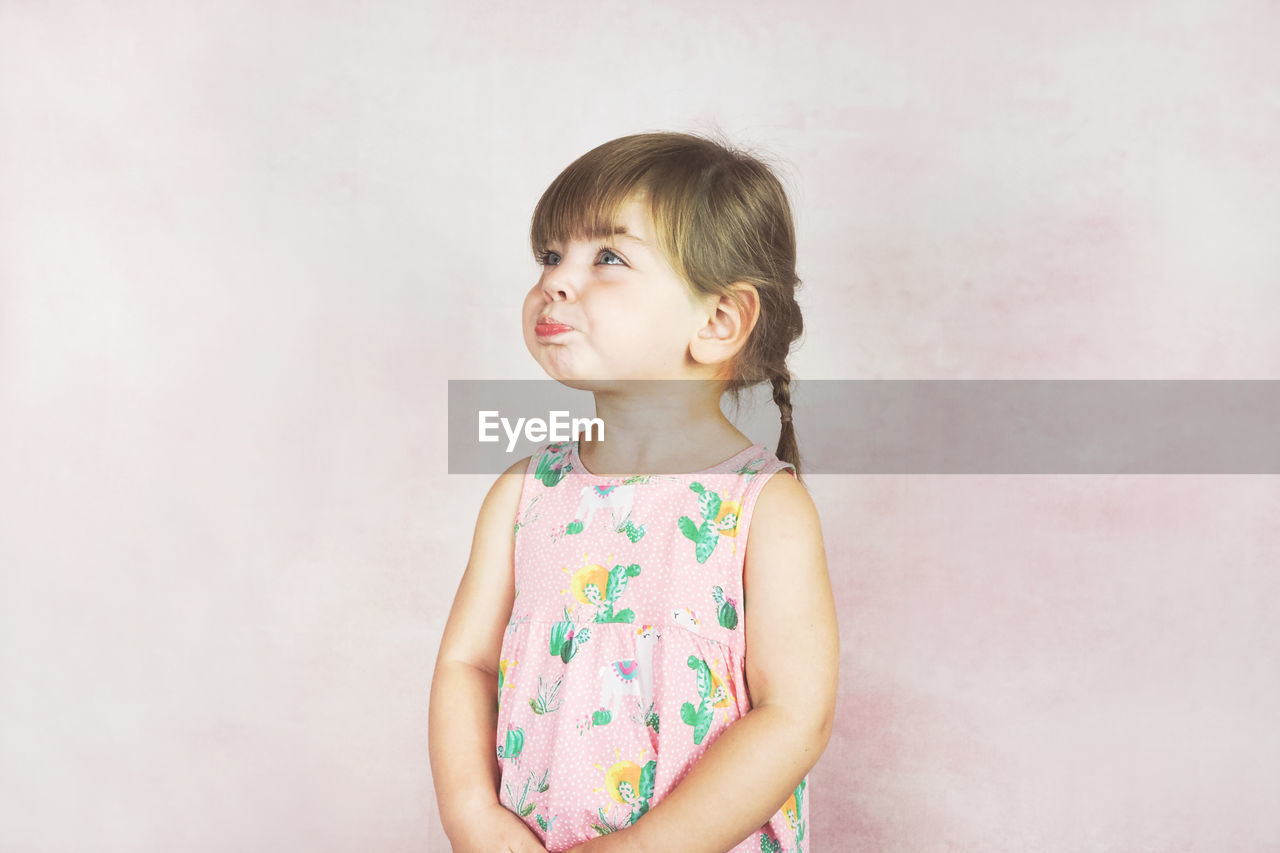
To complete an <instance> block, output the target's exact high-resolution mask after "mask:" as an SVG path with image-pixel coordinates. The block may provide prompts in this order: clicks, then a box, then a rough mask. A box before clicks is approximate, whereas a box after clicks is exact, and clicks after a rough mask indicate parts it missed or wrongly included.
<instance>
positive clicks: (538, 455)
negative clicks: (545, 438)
mask: <svg viewBox="0 0 1280 853" xmlns="http://www.w3.org/2000/svg"><path fill="white" fill-rule="evenodd" d="M549 447H550V445H547V444H544V445H542V446H541V447H539V448H537V449H536V450H534V451H533V454H532V455H531V456H530V457H529V464H528V465H526V466H525V469H524V478H523V482H522V483H521V484H520V501H519V503H518V504H517V505H516V523H515V529H514V531H513V532H515V533H518V532H519V531H520V527H521V526H522V525H524V524H528V523H529V521H530V520H531V519H529V518H528V517H527V516H528V511H529V507H530V505H532V503H533V502H534V501H535V500H537V498H538V494H539V492H540V490H539V488H538V478H537V471H538V465H539V463H540V462H541V461H542V457H543V456H544V455H545V454H546V453H547V452H548V450H549Z"/></svg>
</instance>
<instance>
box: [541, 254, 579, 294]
mask: <svg viewBox="0 0 1280 853" xmlns="http://www.w3.org/2000/svg"><path fill="white" fill-rule="evenodd" d="M580 286H581V285H580V284H579V282H578V281H577V279H576V278H575V277H574V275H573V271H572V270H571V269H570V268H569V267H568V266H567V265H566V264H565V263H564V262H563V261H562V262H561V263H560V264H557V265H556V266H553V267H543V272H542V292H543V293H545V294H546V295H547V298H548V299H551V300H552V301H554V302H572V301H573V300H575V299H577V298H578V289H579V287H580Z"/></svg>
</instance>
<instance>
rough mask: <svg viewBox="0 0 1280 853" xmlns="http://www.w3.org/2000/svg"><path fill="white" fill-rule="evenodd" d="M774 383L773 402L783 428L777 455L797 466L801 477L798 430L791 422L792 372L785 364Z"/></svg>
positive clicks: (798, 474)
mask: <svg viewBox="0 0 1280 853" xmlns="http://www.w3.org/2000/svg"><path fill="white" fill-rule="evenodd" d="M772 383H773V402H775V403H777V404H778V411H779V412H780V413H781V418H782V429H781V431H780V432H779V433H778V447H777V449H776V450H775V451H774V453H775V455H776V456H777V457H778V458H779V459H781V460H782V461H783V462H790V463H791V464H792V465H794V466H796V479H799V478H800V449H799V447H798V446H797V444H796V430H795V426H794V425H793V424H792V422H791V372H790V371H789V370H787V368H786V367H785V366H784V367H782V368H781V372H780V373H778V374H776V375H775V376H774V377H773V380H772Z"/></svg>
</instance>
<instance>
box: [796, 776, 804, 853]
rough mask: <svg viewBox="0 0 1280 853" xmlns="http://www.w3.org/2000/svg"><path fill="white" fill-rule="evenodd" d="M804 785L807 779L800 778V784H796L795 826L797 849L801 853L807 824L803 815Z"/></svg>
mask: <svg viewBox="0 0 1280 853" xmlns="http://www.w3.org/2000/svg"><path fill="white" fill-rule="evenodd" d="M804 786H805V780H804V779H801V780H800V784H799V785H796V818H795V827H794V828H795V831H796V851H797V853H799V851H800V850H801V849H802V848H801V846H800V842H801V841H804V826H805V821H804V818H803V815H804Z"/></svg>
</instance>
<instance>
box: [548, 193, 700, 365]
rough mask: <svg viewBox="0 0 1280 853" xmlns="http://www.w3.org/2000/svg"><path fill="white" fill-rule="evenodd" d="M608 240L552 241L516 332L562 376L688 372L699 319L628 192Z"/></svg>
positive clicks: (688, 292) (644, 212)
mask: <svg viewBox="0 0 1280 853" xmlns="http://www.w3.org/2000/svg"><path fill="white" fill-rule="evenodd" d="M615 222H616V225H615V231H617V232H619V233H615V234H614V235H613V236H612V237H606V238H603V239H600V240H591V241H576V242H571V243H552V244H551V245H548V246H547V247H546V249H545V252H544V254H543V256H542V257H541V258H539V260H540V262H541V263H542V265H543V266H542V275H541V277H540V278H539V279H538V283H537V284H535V285H534V286H533V288H532V289H531V290H530V291H529V294H528V295H527V296H526V297H525V300H524V312H523V320H524V338H525V344H526V345H527V346H528V347H529V352H531V353H532V354H533V357H534V358H535V359H536V360H537V362H538V364H540V365H542V368H543V370H545V371H546V372H547V374H548V375H549V376H550V377H551V378H553V379H557V380H560V381H562V382H571V381H572V380H575V379H577V380H616V379H685V378H693V376H694V373H693V368H695V367H697V366H698V364H697V362H695V361H694V360H693V359H692V358H690V356H689V344H690V342H691V341H692V340H693V339H694V338H695V337H696V335H697V333H698V330H699V329H701V328H702V327H703V326H705V324H706V322H707V317H708V314H707V311H706V310H705V309H700V308H699V305H698V304H697V301H696V300H695V298H694V296H693V294H692V293H691V290H690V288H689V286H688V285H687V284H685V282H684V281H683V280H682V279H681V278H680V277H679V276H678V275H677V274H676V272H675V271H674V270H673V269H671V266H670V265H669V264H668V263H667V260H666V258H665V257H663V255H662V252H661V250H660V249H659V248H658V244H657V241H656V239H655V237H654V231H653V223H652V221H651V220H650V218H649V213H648V210H647V209H646V208H645V206H644V205H643V204H642V203H641V201H640V200H638V199H632V200H630V201H628V202H627V203H626V204H624V205H623V206H622V208H621V210H620V211H619V215H618V217H617V219H616V220H615Z"/></svg>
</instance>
